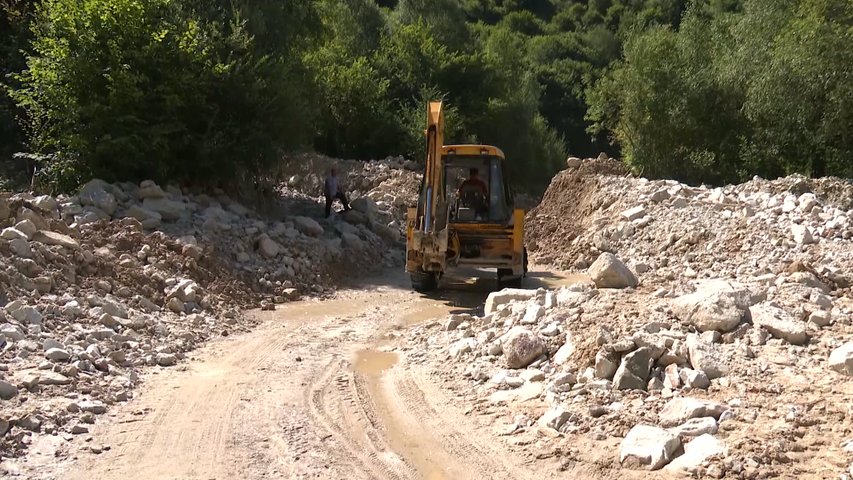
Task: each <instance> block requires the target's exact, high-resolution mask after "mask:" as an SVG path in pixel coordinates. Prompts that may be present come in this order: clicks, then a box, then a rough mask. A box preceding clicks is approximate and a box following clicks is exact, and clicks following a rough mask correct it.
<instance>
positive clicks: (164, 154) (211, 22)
mask: <svg viewBox="0 0 853 480" xmlns="http://www.w3.org/2000/svg"><path fill="white" fill-rule="evenodd" d="M194 3H195V4H194ZM231 5H232V4H231V2H224V1H223V2H200V1H199V2H190V1H187V2H183V3H182V2H179V1H177V0H152V1H143V0H82V1H78V0H44V1H42V2H41V4H40V5H39V7H38V10H37V17H36V20H35V22H34V24H33V31H34V36H35V39H34V42H33V51H34V52H33V54H32V55H31V56H30V57H29V59H28V62H27V65H28V68H27V70H25V71H23V72H22V73H21V74H20V75H19V76H18V80H19V81H20V83H21V88H20V89H18V90H16V91H14V93H13V97H14V98H15V99H16V101H17V102H18V104H19V105H21V106H22V107H23V108H24V109H25V110H26V112H27V114H28V124H27V128H28V130H29V132H30V135H31V140H32V144H33V147H35V148H36V149H37V150H38V151H41V152H49V153H55V155H54V156H53V157H52V158H53V160H52V161H51V162H50V163H49V164H48V165H46V166H45V167H46V170H45V172H46V175H47V177H48V178H47V179H48V180H49V181H50V182H52V183H54V184H57V185H59V186H60V187H66V188H68V187H70V186H72V185H73V184H74V183H77V182H79V181H81V180H82V179H84V178H88V177H92V176H97V177H102V178H105V179H107V180H118V179H122V180H126V179H141V178H147V177H154V178H155V179H158V180H165V179H170V180H182V181H199V180H216V179H223V178H224V179H229V178H234V177H235V176H236V175H237V174H238V173H240V172H245V171H254V170H257V169H259V168H262V167H264V166H265V165H269V164H271V163H272V162H275V161H277V160H278V155H279V151H280V149H281V148H286V147H295V146H298V145H300V144H302V143H304V142H305V141H306V140H307V138H308V135H309V133H310V130H309V127H308V126H309V125H310V118H311V108H310V105H311V104H310V102H309V101H308V95H307V93H308V90H307V82H306V74H305V71H304V68H303V66H302V65H301V64H300V62H299V61H298V59H299V56H297V55H290V54H289V53H293V51H294V50H295V49H297V48H299V46H300V42H301V41H302V37H303V31H304V30H305V29H309V28H311V21H310V20H311V4H310V2H309V1H308V0H300V1H293V2H286V3H280V2H260V3H258V2H253V3H250V2H244V3H242V4H241V3H240V2H237V3H236V4H234V5H233V6H231ZM277 22H282V23H283V24H284V25H287V26H289V27H291V28H292V30H291V29H288V30H287V32H288V33H286V34H282V33H280V32H281V30H279V29H278V28H272V27H271V25H276V23H277ZM291 32H293V33H291ZM305 120H308V121H305Z"/></svg>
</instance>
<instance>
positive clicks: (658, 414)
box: [403, 159, 853, 479]
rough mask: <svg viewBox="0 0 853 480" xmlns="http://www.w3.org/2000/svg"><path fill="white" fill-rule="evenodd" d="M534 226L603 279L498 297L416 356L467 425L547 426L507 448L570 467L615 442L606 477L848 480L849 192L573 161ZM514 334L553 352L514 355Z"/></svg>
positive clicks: (568, 265)
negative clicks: (719, 183)
mask: <svg viewBox="0 0 853 480" xmlns="http://www.w3.org/2000/svg"><path fill="white" fill-rule="evenodd" d="M528 225H529V226H530V227H529V231H530V237H529V242H530V245H528V248H529V250H530V251H531V254H532V255H533V258H534V259H535V260H536V261H538V263H539V264H540V265H542V264H546V265H552V266H555V267H557V268H561V269H564V270H569V271H573V272H578V273H581V272H582V273H585V274H586V275H587V277H588V278H589V280H588V281H580V282H576V283H574V284H571V285H566V286H563V287H560V288H557V289H553V290H546V289H543V288H539V289H528V290H524V289H514V290H510V289H506V290H502V291H498V292H494V293H492V294H491V295H489V298H488V299H487V300H486V303H485V306H484V307H483V309H482V310H481V311H474V312H472V314H470V315H467V316H466V317H465V319H464V321H460V322H458V323H454V324H453V325H452V326H453V328H446V329H439V328H436V327H437V326H436V325H425V326H422V327H419V328H416V329H414V330H413V331H412V332H411V333H410V334H409V336H408V341H407V343H406V344H405V346H404V347H403V350H404V351H406V352H407V353H408V356H407V359H408V361H409V362H410V363H412V364H421V365H424V366H425V367H426V368H429V369H431V371H432V372H433V373H434V375H435V376H436V378H437V379H439V380H440V381H441V382H442V383H443V385H444V387H445V388H447V389H449V390H450V391H453V392H455V394H456V395H457V397H459V398H460V399H464V401H466V402H468V403H469V404H470V405H471V407H470V408H469V410H470V411H471V412H472V414H474V415H483V417H484V418H486V419H495V420H493V421H496V422H497V423H498V424H500V422H501V419H503V418H506V419H514V418H516V417H518V416H519V415H527V416H529V417H530V418H534V419H537V420H536V421H535V422H534V425H535V427H530V426H527V425H525V424H523V423H521V424H520V423H518V422H515V421H512V422H510V423H511V424H512V428H510V430H509V431H510V432H511V433H510V434H508V435H509V437H519V438H517V439H515V440H508V441H509V442H510V443H512V444H513V445H525V446H527V445H529V447H527V448H529V449H530V450H532V451H533V454H535V455H539V454H540V453H539V452H542V451H543V450H545V451H551V450H558V451H561V452H564V453H563V455H568V456H567V457H566V460H565V461H586V462H590V463H597V464H600V462H601V460H600V458H599V457H600V456H596V452H597V451H598V450H600V449H608V451H609V452H610V454H609V455H610V456H609V458H610V459H611V462H612V463H611V464H610V468H631V469H659V468H663V469H665V470H667V471H669V472H672V473H677V474H681V475H688V476H698V477H713V478H723V477H725V478H743V479H758V478H775V477H780V476H781V477H785V478H800V477H803V476H806V477H809V478H811V477H820V478H828V477H833V473H834V474H835V475H834V476H835V478H839V477H840V478H851V477H850V476H849V475H850V474H849V473H848V471H849V469H850V467H851V464H853V448H849V449H848V450H845V449H844V446H845V445H853V439H851V432H853V423H851V421H850V419H849V412H848V403H849V402H847V399H848V398H849V396H850V395H853V383H851V382H849V377H850V376H853V327H851V320H853V294H851V293H853V292H851V288H850V287H851V281H853V185H851V183H850V182H848V181H844V180H840V179H817V180H810V179H805V178H802V177H796V176H794V177H787V178H782V179H778V180H773V181H767V180H762V179H758V178H756V179H754V180H752V181H750V182H747V183H745V184H742V185H734V186H728V187H725V188H708V187H691V186H687V185H683V184H680V183H677V182H671V181H649V180H645V179H638V178H631V177H628V176H625V175H624V171H623V170H621V168H620V167H619V166H618V164H615V162H613V161H611V160H607V159H598V160H582V161H581V160H578V159H570V161H569V169H568V170H567V171H565V172H562V173H561V174H559V175H558V176H557V177H556V178H555V179H554V181H553V182H552V184H551V187H550V188H549V190H548V192H546V194H545V196H544V198H543V201H542V203H541V204H540V205H539V206H538V207H537V208H535V209H534V210H533V211H532V212H531V213H530V215H529V216H528ZM792 225H795V226H798V227H797V228H793V229H792ZM448 326H450V324H448ZM512 332H515V333H512ZM518 332H524V333H523V334H522V333H518ZM516 335H523V337H522V338H524V345H537V344H539V343H541V344H542V346H543V348H542V349H541V352H542V353H541V354H539V355H535V354H536V353H539V352H540V349H538V348H537V349H533V348H531V349H529V352H530V354H529V355H525V356H523V361H521V360H519V361H514V362H508V361H507V360H508V358H505V357H506V347H507V343H506V342H507V340H508V339H509V338H515V336H516ZM463 340H464V342H465V349H464V351H462V350H459V349H456V350H455V351H454V354H453V355H451V354H450V350H451V349H453V348H454V347H455V346H456V345H458V342H461V341H463ZM514 347H515V345H513V346H512V348H514ZM511 355H513V356H514V357H513V358H515V353H514V350H511ZM519 358H521V356H519ZM504 435H507V434H504ZM610 439H617V440H618V442H616V443H614V442H612V441H610ZM574 445H586V447H578V448H577V449H573V448H572V446H574ZM566 449H569V450H571V452H572V453H565V452H566ZM584 450H588V451H589V452H588V453H584ZM830 472H833V473H830Z"/></svg>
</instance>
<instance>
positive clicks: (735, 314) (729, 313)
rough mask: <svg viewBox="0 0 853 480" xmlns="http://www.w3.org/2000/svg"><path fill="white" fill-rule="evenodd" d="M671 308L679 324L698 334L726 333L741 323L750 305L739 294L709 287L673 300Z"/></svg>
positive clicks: (741, 294)
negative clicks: (684, 324) (711, 331)
mask: <svg viewBox="0 0 853 480" xmlns="http://www.w3.org/2000/svg"><path fill="white" fill-rule="evenodd" d="M670 307H671V308H672V312H673V313H674V314H675V316H676V317H677V318H678V319H679V320H681V321H682V322H684V323H688V324H690V325H693V326H695V327H696V329H698V330H699V331H700V332H707V331H709V330H716V331H718V332H729V331H731V330H734V329H735V327H737V326H738V324H740V322H741V320H743V318H744V316H745V315H746V313H747V311H748V308H749V305H747V303H746V302H745V298H744V294H743V293H742V292H738V291H734V290H729V291H726V290H721V289H720V288H717V287H716V286H711V285H708V286H706V287H704V288H702V287H700V289H699V290H697V291H696V292H694V293H689V294H687V295H682V296H680V297H678V298H676V299H675V300H673V301H672V303H671V304H670Z"/></svg>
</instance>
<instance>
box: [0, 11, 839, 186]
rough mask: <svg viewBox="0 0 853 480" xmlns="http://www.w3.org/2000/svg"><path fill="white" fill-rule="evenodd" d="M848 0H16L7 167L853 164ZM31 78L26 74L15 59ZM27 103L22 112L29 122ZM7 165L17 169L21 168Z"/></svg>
mask: <svg viewBox="0 0 853 480" xmlns="http://www.w3.org/2000/svg"><path fill="white" fill-rule="evenodd" d="M851 10H853V6H851V3H850V2H849V0H784V1H777V0H693V1H688V0H461V1H460V0H289V1H287V2H281V1H277V0H254V1H252V0H229V1H225V0H212V1H205V2H202V1H200V0H0V70H2V71H0V73H2V74H4V76H5V80H4V83H5V84H6V86H7V88H6V89H4V90H3V92H2V94H0V162H7V163H8V159H9V158H10V154H11V152H14V151H16V150H28V151H31V152H34V153H38V154H40V155H43V157H40V158H44V159H45V160H43V161H42V162H41V163H42V164H41V165H39V167H40V170H39V172H40V176H39V178H41V179H43V180H45V181H46V183H49V184H52V185H54V186H57V187H60V188H69V187H71V186H72V185H73V184H75V183H77V182H79V181H80V180H82V179H84V178H87V177H89V176H100V177H104V178H106V179H110V180H111V179H141V178H155V179H170V180H179V181H192V182H197V181H221V180H225V181H229V180H233V179H235V178H238V177H240V176H245V175H253V174H255V173H257V172H262V171H265V170H266V169H269V168H270V167H271V166H272V165H274V164H275V163H276V162H277V161H278V160H279V158H281V154H282V152H285V151H288V150H292V149H300V148H314V149H316V150H318V151H321V152H323V153H327V154H330V155H335V156H341V157H351V158H364V159H366V158H371V157H379V156H385V155H391V154H404V155H408V156H413V157H416V158H417V157H419V156H420V155H422V151H423V150H424V145H423V123H424V118H425V114H424V106H425V101H426V100H428V99H430V98H443V99H445V101H446V105H447V123H448V131H447V141H448V142H483V143H491V144H495V145H497V146H499V147H501V148H502V149H503V150H504V151H505V153H506V154H507V157H508V158H509V163H510V166H511V168H512V170H513V179H515V180H516V181H517V184H518V185H517V186H519V187H531V188H541V187H542V186H543V185H544V184H545V182H547V181H548V179H549V178H550V177H551V175H552V174H553V173H554V172H555V171H556V170H557V169H559V168H560V167H561V166H562V165H563V161H564V159H565V156H566V154H567V153H569V152H570V153H572V154H576V155H597V154H598V152H599V151H602V150H604V151H608V152H609V153H611V154H612V155H617V154H619V153H620V150H621V153H622V154H623V156H624V157H625V158H626V160H627V161H628V162H629V163H630V164H631V165H633V166H634V167H636V169H637V170H638V171H641V172H643V173H644V174H646V175H649V176H674V177H676V178H679V179H682V180H689V181H693V182H709V183H721V182H729V181H735V180H740V179H743V178H746V177H749V176H751V175H754V174H761V175H765V176H775V175H780V174H785V173H790V172H804V173H811V174H815V175H822V174H838V175H848V176H849V175H853V158H851V155H853V153H851V152H853V148H851V132H853V120H851V119H852V118H853V108H851V107H853V105H851V103H852V102H853V78H851V76H853V73H851V70H853V14H851ZM8 74H11V75H8ZM15 118H17V124H16V123H15V122H14V119H15ZM2 175H3V173H2V170H0V176H2Z"/></svg>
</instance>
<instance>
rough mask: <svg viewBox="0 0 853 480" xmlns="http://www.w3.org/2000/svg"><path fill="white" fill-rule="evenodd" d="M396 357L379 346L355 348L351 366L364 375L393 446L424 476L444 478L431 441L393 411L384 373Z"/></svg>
mask: <svg viewBox="0 0 853 480" xmlns="http://www.w3.org/2000/svg"><path fill="white" fill-rule="evenodd" d="M398 360H399V357H398V356H397V354H396V353H394V352H387V351H382V350H360V351H358V352H356V354H355V359H354V361H353V369H354V370H355V371H356V372H358V373H361V374H362V375H364V376H365V378H366V379H367V389H368V391H369V392H370V397H371V398H372V399H373V401H374V404H375V405H376V411H377V413H378V414H379V416H380V417H381V418H382V425H383V426H384V427H385V432H384V433H385V435H386V438H387V440H388V444H389V445H390V446H391V448H392V450H393V451H394V452H395V453H396V454H398V455H401V456H402V457H403V458H405V459H406V460H408V461H409V462H411V464H412V465H413V466H414V467H415V469H416V470H417V471H418V473H420V474H421V475H422V476H423V478H425V479H426V480H447V479H448V478H450V477H448V476H447V475H446V473H445V472H444V471H443V469H442V467H441V464H440V461H439V460H438V459H437V458H436V456H434V455H433V452H431V448H432V447H431V445H430V444H429V443H428V441H427V440H426V439H422V438H420V437H419V436H418V435H417V434H413V432H412V431H411V430H409V429H408V428H407V427H406V426H405V425H404V423H403V422H402V421H401V420H400V419H399V418H398V417H397V416H396V415H395V414H394V409H393V407H392V403H393V402H391V401H389V399H388V397H387V394H386V390H385V389H386V388H391V386H390V385H386V382H387V379H386V378H385V377H384V375H383V374H384V373H385V372H386V371H388V370H389V369H390V368H393V367H394V366H395V365H396V364H397V361H398Z"/></svg>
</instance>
